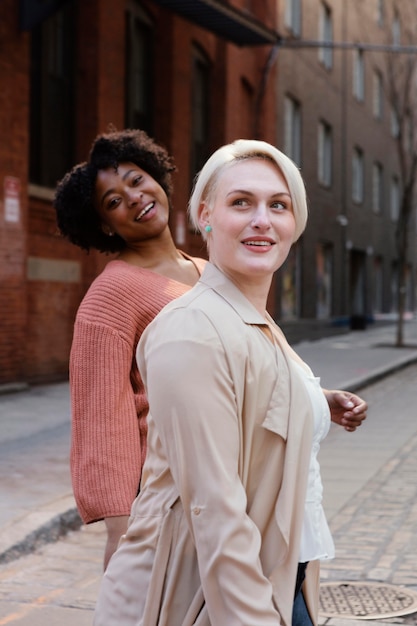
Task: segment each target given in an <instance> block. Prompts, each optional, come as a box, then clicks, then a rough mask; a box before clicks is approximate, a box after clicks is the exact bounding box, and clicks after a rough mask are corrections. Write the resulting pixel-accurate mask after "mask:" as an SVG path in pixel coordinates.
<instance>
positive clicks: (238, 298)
mask: <svg viewBox="0 0 417 626" xmlns="http://www.w3.org/2000/svg"><path fill="white" fill-rule="evenodd" d="M199 282H200V283H201V284H203V285H205V286H206V287H210V288H211V289H213V291H215V292H216V293H218V294H219V296H221V297H222V298H224V300H226V302H228V304H230V306H231V307H233V309H234V310H235V311H236V313H237V314H238V315H239V316H240V317H241V318H242V320H243V321H244V322H245V323H246V324H261V325H263V326H264V325H266V319H265V318H264V317H263V316H262V315H261V314H260V313H259V311H257V310H256V308H255V307H254V306H253V304H252V303H251V302H249V300H248V299H247V298H246V297H245V296H244V295H243V293H242V292H241V291H240V289H239V288H238V287H236V285H235V284H234V283H233V282H232V281H231V280H230V278H228V277H227V276H226V275H225V274H223V272H221V271H220V270H219V269H218V268H217V267H216V266H215V265H213V264H212V263H207V265H206V266H205V268H204V271H203V273H202V275H201V278H200V280H199Z"/></svg>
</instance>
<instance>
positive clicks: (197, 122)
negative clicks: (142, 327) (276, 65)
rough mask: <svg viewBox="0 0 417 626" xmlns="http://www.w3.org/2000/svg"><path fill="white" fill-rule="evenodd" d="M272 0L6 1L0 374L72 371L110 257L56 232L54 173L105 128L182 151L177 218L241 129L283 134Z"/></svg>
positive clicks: (181, 219)
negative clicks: (86, 311) (210, 162)
mask: <svg viewBox="0 0 417 626" xmlns="http://www.w3.org/2000/svg"><path fill="white" fill-rule="evenodd" d="M276 27H277V24H276V3H275V2H274V1H273V0H270V1H263V2H249V1H247V0H234V1H233V2H228V3H225V2H216V1H213V0H210V2H206V1H205V0H195V1H194V2H191V3H190V2H181V1H170V0H160V1H151V0H149V1H147V0H144V1H140V0H120V2H114V1H113V0H88V2H84V0H20V2H16V0H3V2H2V19H1V22H0V43H1V46H0V83H1V86H2V88H1V92H0V98H1V101H0V102H1V105H0V127H1V131H2V132H1V136H2V142H1V145H0V178H1V180H2V186H3V193H2V196H1V205H0V238H1V248H0V257H1V262H0V276H1V288H0V306H1V310H2V323H1V329H0V384H3V385H4V384H10V383H16V382H23V381H24V382H26V381H28V382H40V381H51V380H57V379H62V378H65V377H66V375H67V369H68V355H69V349H70V344H71V339H72V328H73V321H74V316H75V312H76V310H77V307H78V305H79V302H80V300H81V298H82V296H83V295H84V293H85V291H86V289H87V288H88V286H89V284H90V283H91V280H92V279H93V278H94V276H95V275H96V274H97V273H98V271H99V270H100V269H101V268H102V267H103V265H104V263H105V262H106V261H107V257H105V256H103V255H99V254H91V253H90V255H86V254H83V253H82V252H81V251H79V250H78V248H76V247H75V246H73V245H71V244H69V243H66V242H65V241H63V240H61V239H60V238H59V236H58V235H57V232H56V224H55V215H54V211H53V208H52V198H53V192H54V187H55V185H56V182H57V180H59V179H60V178H61V177H62V176H63V174H64V173H65V172H66V171H67V170H68V169H69V168H70V167H71V166H72V165H73V164H75V163H76V162H79V161H82V160H84V159H85V158H86V156H87V153H88V149H89V146H90V144H91V141H92V140H93V138H94V137H95V136H96V134H97V133H99V132H103V131H105V130H107V129H108V127H109V124H112V125H114V126H115V127H117V128H119V129H120V128H124V127H129V126H135V127H141V128H144V129H145V130H147V131H148V132H149V133H150V134H151V135H152V136H154V137H155V138H156V139H157V140H158V141H159V142H161V143H162V144H164V145H165V146H166V147H167V148H168V150H169V151H170V152H171V154H173V155H174V157H175V162H176V165H177V168H178V173H177V174H176V176H175V179H174V184H175V195H174V210H173V213H172V217H171V221H172V224H171V225H172V230H173V233H174V237H175V239H176V242H177V245H178V247H180V248H182V249H184V250H185V251H187V252H191V253H195V254H200V255H203V254H204V249H203V246H202V243H201V240H200V237H198V236H196V235H195V234H193V233H192V232H191V231H190V229H189V228H188V225H187V221H186V214H185V207H186V203H187V199H188V196H189V192H190V189H191V184H192V179H193V177H194V174H195V173H196V171H198V169H199V168H200V166H201V164H202V162H203V161H204V160H205V159H206V157H207V156H208V155H209V154H210V153H211V152H212V151H213V150H214V149H215V148H217V147H218V146H219V145H221V144H223V143H226V142H229V141H232V140H233V139H236V138H238V137H243V136H246V137H253V136H255V135H256V136H258V137H260V138H263V139H266V140H268V141H271V142H273V141H274V140H275V111H274V97H273V94H274V81H273V80H271V75H269V74H268V79H269V80H268V81H265V76H266V72H265V67H266V66H265V64H266V63H267V60H268V54H269V50H270V48H271V44H272V43H273V42H274V41H276V39H277V35H276Z"/></svg>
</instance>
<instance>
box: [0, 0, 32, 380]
mask: <svg viewBox="0 0 417 626" xmlns="http://www.w3.org/2000/svg"><path fill="white" fill-rule="evenodd" d="M17 5H18V3H17V2H14V0H5V1H4V2H3V3H2V17H1V20H0V41H1V63H0V85H1V89H0V136H1V142H0V311H1V332H0V384H2V383H3V382H8V381H21V380H22V379H23V377H24V374H23V363H24V358H25V338H26V335H25V324H26V298H25V259H26V213H27V202H26V193H25V191H26V186H27V161H26V159H27V153H28V137H27V119H28V113H29V110H28V71H27V68H28V38H27V36H26V35H25V34H21V33H19V31H18V13H17Z"/></svg>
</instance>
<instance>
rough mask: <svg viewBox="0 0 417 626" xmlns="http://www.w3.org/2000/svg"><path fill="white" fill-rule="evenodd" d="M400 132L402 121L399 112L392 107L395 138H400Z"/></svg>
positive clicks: (392, 133) (392, 128)
mask: <svg viewBox="0 0 417 626" xmlns="http://www.w3.org/2000/svg"><path fill="white" fill-rule="evenodd" d="M399 133H400V121H399V119H398V115H397V112H396V111H395V110H394V109H393V108H391V135H392V136H393V137H394V139H397V138H398V135H399Z"/></svg>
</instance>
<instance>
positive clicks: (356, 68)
mask: <svg viewBox="0 0 417 626" xmlns="http://www.w3.org/2000/svg"><path fill="white" fill-rule="evenodd" d="M353 95H354V96H355V98H356V99H357V100H359V102H363V100H364V99H365V60H364V56H363V51H362V50H354V57H353Z"/></svg>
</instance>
